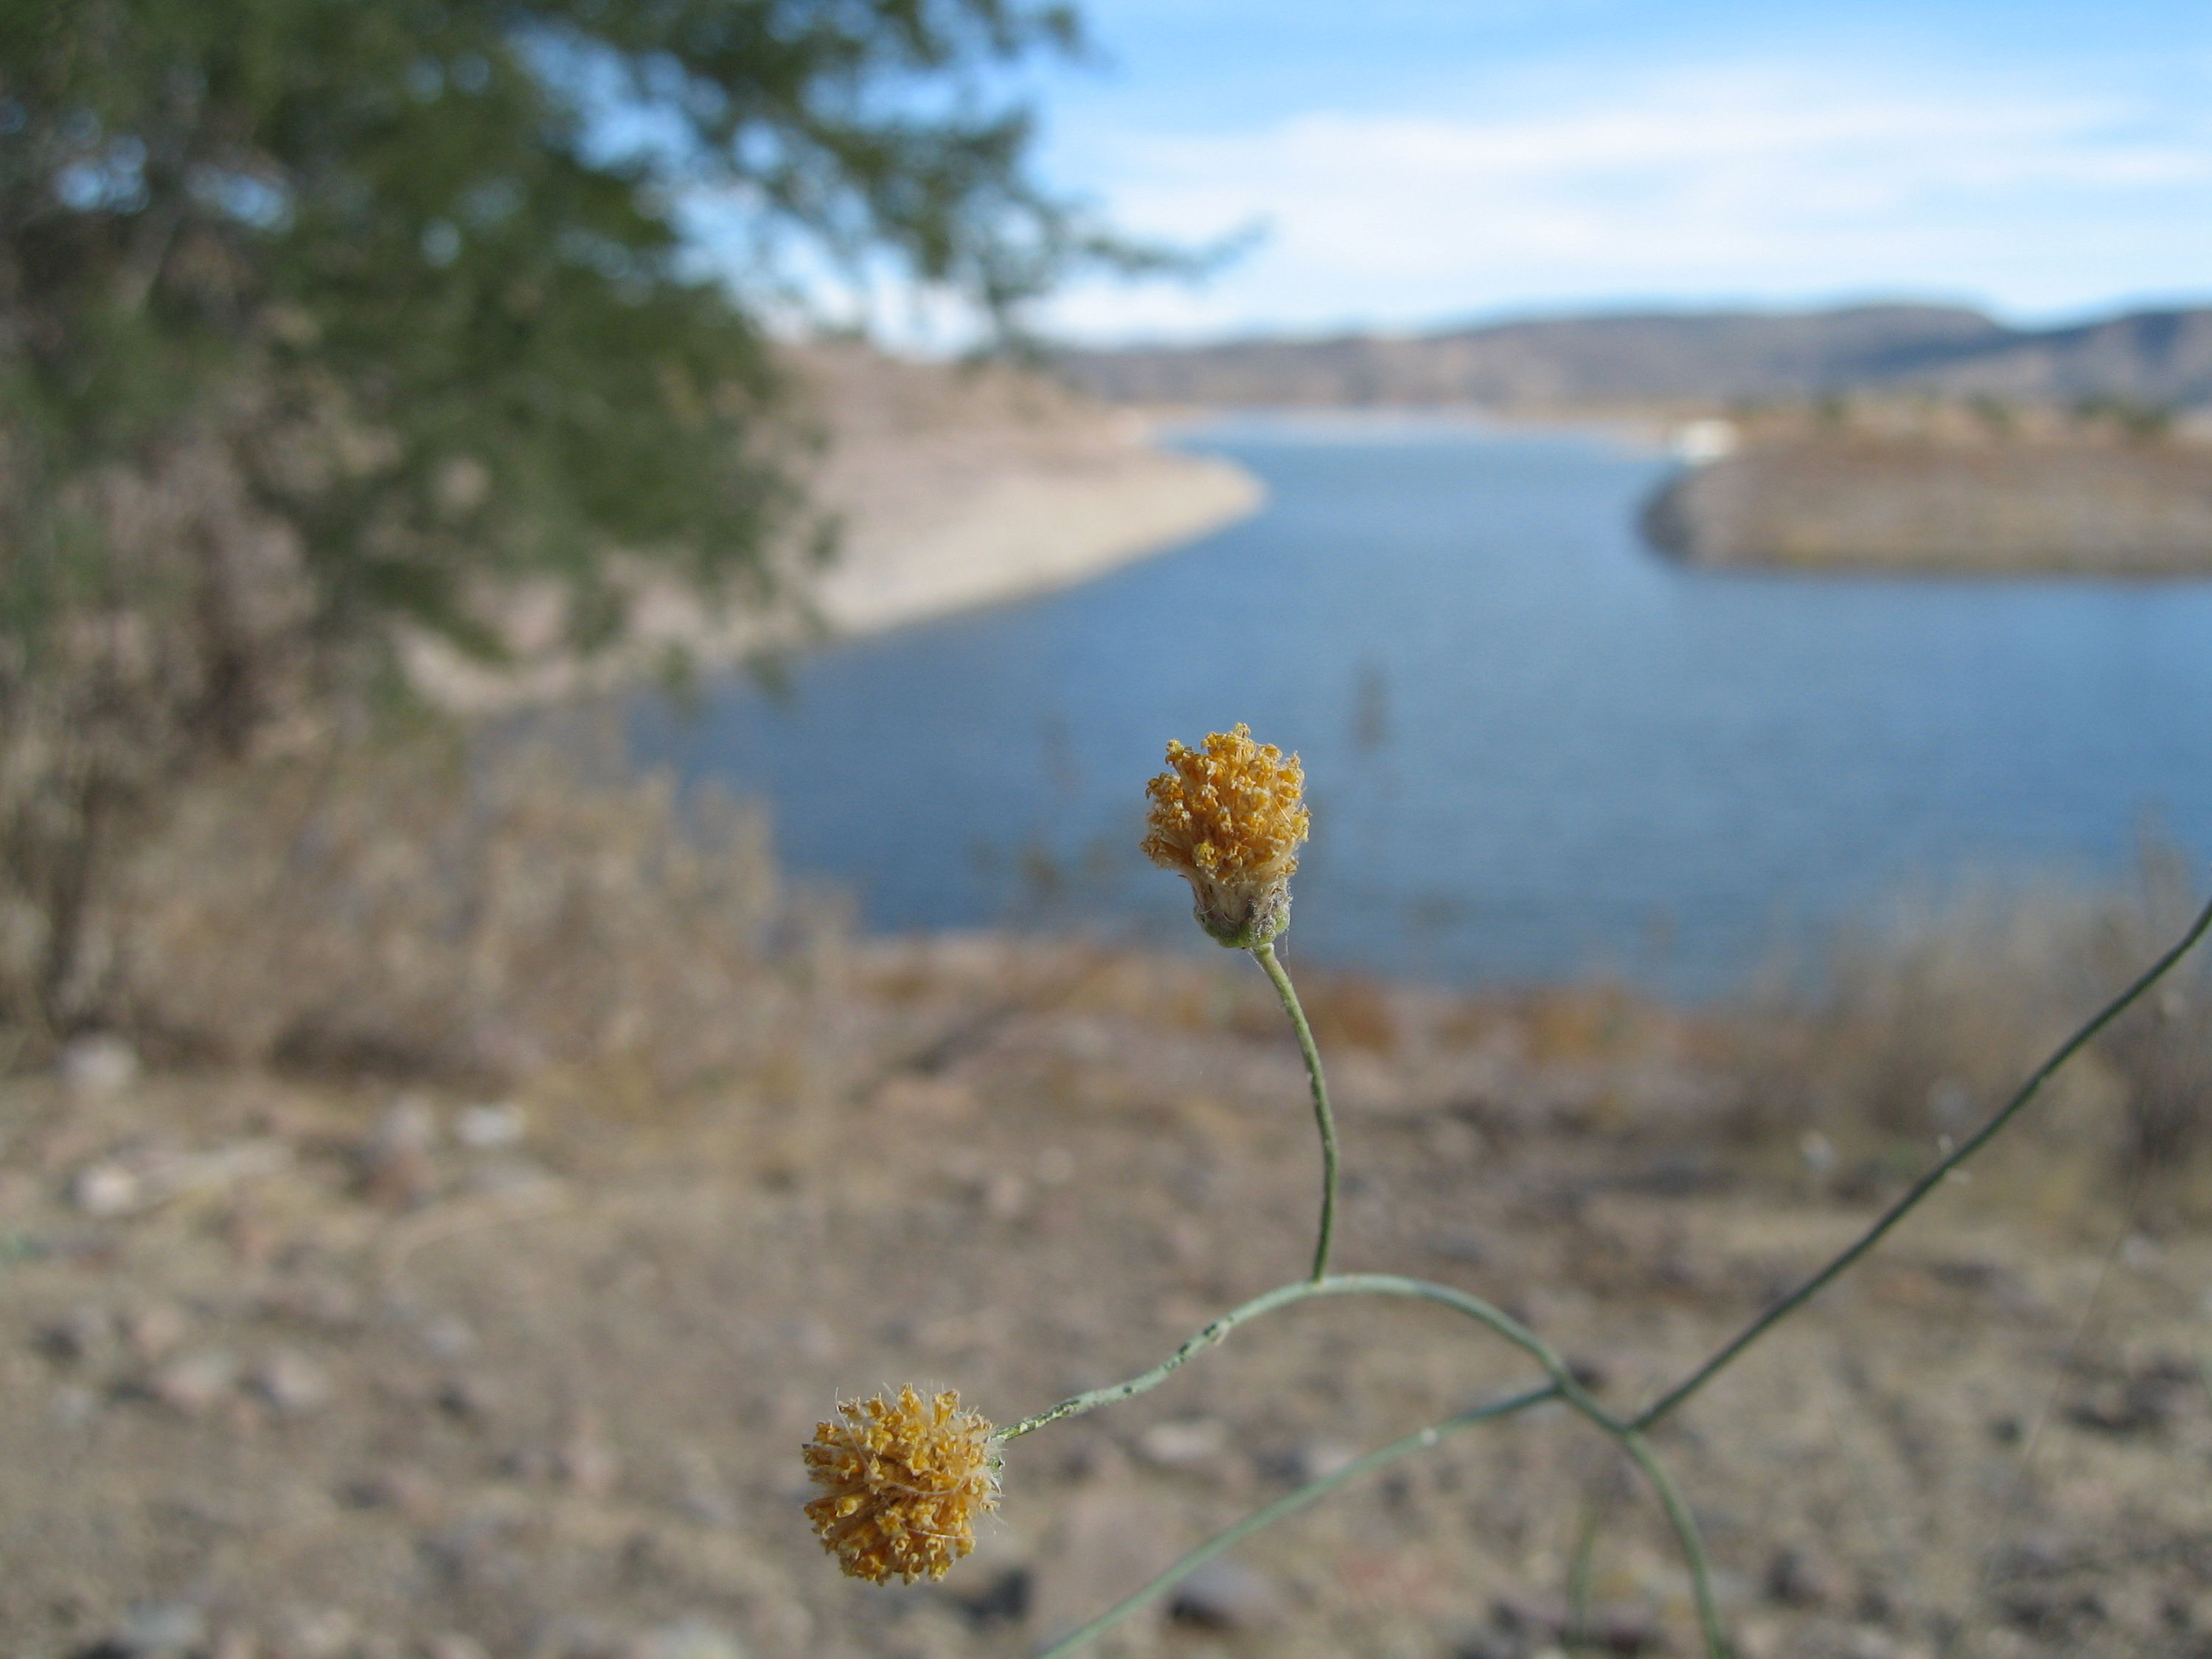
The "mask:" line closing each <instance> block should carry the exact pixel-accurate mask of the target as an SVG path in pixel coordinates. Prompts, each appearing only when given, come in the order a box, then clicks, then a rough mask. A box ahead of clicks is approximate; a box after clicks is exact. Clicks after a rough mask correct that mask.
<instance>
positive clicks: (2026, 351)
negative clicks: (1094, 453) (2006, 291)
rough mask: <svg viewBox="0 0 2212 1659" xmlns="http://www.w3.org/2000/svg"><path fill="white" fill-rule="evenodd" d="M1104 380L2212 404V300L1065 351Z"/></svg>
mask: <svg viewBox="0 0 2212 1659" xmlns="http://www.w3.org/2000/svg"><path fill="white" fill-rule="evenodd" d="M1059 361H1060V369H1061V372H1062V373H1063V374H1066V376H1067V377H1068V378H1069V380H1072V381H1073V383H1074V384H1075V385H1076V386H1079V387H1081V388H1083V389H1084V390H1085V391H1088V392H1091V393H1093V394H1094V395H1097V396H1100V397H1103V398H1110V399H1113V400H1115V401H1118V402H1124V403H1143V404H1263V405H1264V404H1292V405H1359V404H1412V405H1421V404H1487V405H1491V406H1493V407H1501V408H1516V407H1518V408H1532V407H1534V408H1541V407H1560V406H1575V405H1590V404H1616V405H1617V404H1682V403H1696V404H1716V403H1728V402H1735V401H1743V400H1759V399H1793V398H1816V397H1820V396H1825V395H1827V394H1831V393H1835V392H1851V391H1859V390H1926V391H1929V392H1937V393H1942V394H1945V395H1949V396H1971V395H1978V394H1987V395H1990V396H1996V397H2002V398H2033V399H2051V400H2063V401H2075V400H2080V399H2084V398H2108V399H2116V400H2123V401H2127V402H2131V403H2140V404H2155V405H2159V406H2161V407H2178V406H2189V405H2193V404H2208V403H2212V308H2197V309H2189V310H2171V311H2153V312H2140V313H2131V314H2130V315H2126V316H2121V317H2114V318H2109V319H2100V320H2094V321H2087V322H2083V323H2081V324H2078V325H2070V326H2067V327H2062V328H2051V329H2021V328H2014V327H2011V326H2008V325H2006V324H2003V323H2001V322H1998V321H1996V319H1992V318H1990V317H1987V316H1984V315H1983V314H1982V313H1979V312H1977V311H1973V310H1970V309H1966V308H1965V307H1946V306H1928V305H1866V306H1853V307H1844V308H1841V309H1836V310H1828V311H1815V312H1802V313H1761V312H1711V313H1642V314H1623V315H1610V316H1606V315H1601V316H1586V317H1559V318H1549V319H1529V320H1523V321H1517V322H1506V323H1499V324H1494V325H1487V326H1484V327H1478V328H1462V329H1452V330H1443V331H1436V332H1432V333H1425V334H1418V335H1388V334H1347V335H1340V336H1337V337H1330V338H1322V339H1280V338H1277V339H1267V338H1255V339H1247V340H1237V341H1229V342H1224V343H1218V344H1212V345H1202V346H1147V347H1133V348H1128V349H1120V350H1087V351H1071V352H1068V353H1066V354H1064V355H1063V356H1061V357H1060V360H1059Z"/></svg>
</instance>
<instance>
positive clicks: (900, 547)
mask: <svg viewBox="0 0 2212 1659" xmlns="http://www.w3.org/2000/svg"><path fill="white" fill-rule="evenodd" d="M810 370H811V378H812V380H814V382H815V386H816V391H817V397H818V398H819V403H818V405H817V414H818V416H819V418H820V419H822V421H823V424H824V425H825V426H826V428H828V429H829V433H830V435H831V444H830V447H829V453H828V455H827V458H826V459H825V460H824V461H823V464H822V465H820V467H819V468H818V470H817V473H816V475H815V477H813V478H812V480H811V488H812V489H813V492H814V494H815V496H816V499H817V501H819V502H820V503H821V504H822V505H823V506H824V507H827V508H828V509H829V511H831V512H832V513H835V514H836V516H837V518H838V520H839V521H840V525H841V529H842V534H841V537H840V541H839V546H838V551H837V556H836V559H835V560H834V562H832V563H831V564H830V565H829V567H828V568H826V569H824V570H823V571H821V572H820V573H819V574H816V575H814V576H813V577H811V579H810V580H807V582H806V583H805V588H804V592H803V593H802V595H801V600H802V603H801V605H799V606H796V607H792V608H788V609H787V610H786V611H782V612H781V613H779V614H775V615H769V616H762V615H760V614H757V613H750V612H747V613H739V614H733V615H717V614H716V613H715V611H714V609H713V608H712V607H710V606H709V605H706V604H704V603H703V602H702V600H701V599H700V598H699V596H698V595H697V594H696V592H691V591H690V590H688V589H685V588H684V587H682V586H678V585H676V584H674V583H671V582H668V581H665V580H661V581H652V582H647V583H644V584H641V586H639V588H638V589H637V590H636V592H635V599H634V605H633V612H632V629H631V637H630V638H629V640H628V641H627V642H626V643H625V644H624V645H623V647H621V648H619V649H617V650H616V651H613V652H611V653H607V654H606V655H605V656H603V657H600V658H597V659H592V660H591V661H590V662H582V661H579V660H578V659H575V658H574V656H572V655H570V654H569V653H566V652H564V651H562V650H560V649H559V648H558V647H557V644H556V641H558V639H559V636H560V631H561V630H560V621H559V617H560V610H559V599H558V597H557V595H556V594H554V593H552V592H537V593H524V594H520V595H517V596H516V597H515V599H514V600H513V604H512V605H511V607H510V623H511V626H510V628H509V630H508V631H509V634H510V637H511V639H512V640H513V642H514V643H515V646H516V651H515V654H516V656H517V658H518V659H519V660H520V666H515V667H508V668H494V667H490V666H487V665H482V664H478V663H476V662H472V661H471V660H469V659H466V658H465V657H463V656H462V655H461V654H460V653H459V652H457V651H455V650H454V649H453V647H451V646H449V645H447V644H446V643H445V642H444V641H440V640H436V639H431V638H427V637H418V638H416V639H412V640H410V641H408V642H407V644H406V646H405V647H404V657H405V661H406V666H407V670H408V673H409V675H410V678H411V679H412V680H413V682H414V683H415V684H416V686H417V687H418V688H419V689H420V690H422V692H423V693H424V694H425V695H426V696H428V697H429V698H430V699H431V700H432V701H433V702H436V703H438V704H440V705H441V706H442V707H445V708H449V709H452V710H454V711H455V712H459V713H465V714H479V713H483V714H489V713H495V712H498V711H500V710H501V709H508V708H520V707H526V706H528V705H532V704H537V703H543V702H550V701H554V700H556V699H559V698H562V697H564V696H573V695H575V694H577V693H580V692H587V691H592V690H608V689H611V688H613V687H615V686H617V685H620V684H629V683H635V682H636V681H638V680H640V679H642V678H650V677H653V676H654V675H659V674H665V672H666V671H668V669H669V667H670V666H671V665H672V664H680V665H683V667H684V669H685V670H686V671H689V672H693V673H698V672H713V671H718V670H721V669H726V668H728V667H730V666H732V665H735V664H737V663H738V662H741V661H743V660H744V659H746V658H748V657H750V656H754V655H757V654H758V653H763V652H775V651H788V650H793V649H799V648H803V647H805V646H807V645H810V644H816V643H819V642H821V641H823V640H824V639H836V638H849V637H854V636H856V635H866V634H874V633H881V632H884V631H885V630H887V629H895V628H902V627H906V626H908V625H910V624H913V623H922V622H928V621H932V620H933V619H935V618H937V617H945V616H950V615H952V614H955V613H957V612H959V611H969V610H975V609H979V608H981V607H983V606H986V605H998V604H1004V603H1006V602H1009V601H1012V600H1015V599H1026V598H1029V597H1031V596H1033V595H1035V594H1038V593H1043V592H1052V591H1054V590H1056V589H1059V588H1063V587H1069V586H1074V585H1076V584H1078V583H1080V582H1083V581H1087V580H1091V579H1092V578H1094V577H1097V576H1099V575H1103V574H1105V573H1106V572H1108V571H1109V570H1113V569H1115V568H1120V567H1121V566H1123V565H1126V564H1131V563H1133V562H1137V561H1139V560H1141V559H1145V558H1149V557H1152V556H1155V555H1157V554H1160V553H1164V552H1166V551H1168V550H1170V549H1171V548H1174V547H1176V546H1179V545H1181V544H1184V543H1186V542H1188V541H1191V540H1194V539H1195V538H1198V537H1200V536H1202V535H1205V534H1206V533H1207V532H1210V531H1212V530H1216V529H1218V528H1220V527H1221V526H1224V525H1227V524H1231V523H1234V522H1235V521H1236V520H1238V519H1241V518H1244V517H1246V516H1247V515H1249V514H1250V513H1253V512H1255V511H1256V510H1257V509H1258V507H1259V506H1260V505H1261V500H1262V497H1263V491H1262V490H1261V486H1260V483H1259V481H1258V480H1257V479H1255V478H1254V477H1252V476H1251V474H1249V472H1246V471H1244V470H1243V468H1241V467H1239V466H1237V465H1234V464H1233V463H1231V462H1229V461H1226V460H1223V459H1218V458H1215V457H1211V456H1200V455H1188V454H1183V453H1178V452H1176V451H1173V450H1170V449H1165V448H1163V447H1160V446H1159V445H1158V442H1157V441H1156V434H1157V431H1158V428H1156V427H1155V426H1154V425H1153V424H1152V423H1151V422H1146V421H1145V420H1143V419H1141V418H1139V417H1137V416H1132V415H1129V414H1127V412H1124V411H1119V410H1107V409H1103V408H1101V407H1100V406H1098V405H1097V404H1091V403H1090V402H1088V401H1087V400H1085V399H1081V398H1076V397H1074V396H1073V395H1072V394H1069V393H1066V392H1063V391H1062V390H1060V388H1058V387H1055V386H1051V385H1049V384H1048V383H1045V382H1042V381H1039V380H1036V379H1034V378H1033V377H1030V376H1027V375H1023V374H1016V373H1014V372H1012V371H1008V370H1003V369H993V370H987V371H982V372H980V373H974V374H969V373H963V372H961V371H958V370H951V369H945V368H935V367H930V366H921V365H915V364H905V363H893V362H888V361H887V360H884V359H881V358H875V357H872V356H861V355H860V354H858V353H836V354H824V355H823V359H822V360H821V361H818V362H814V363H812V364H811V365H810Z"/></svg>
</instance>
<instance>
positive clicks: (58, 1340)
mask: <svg viewBox="0 0 2212 1659" xmlns="http://www.w3.org/2000/svg"><path fill="white" fill-rule="evenodd" d="M114 1334H115V1322H114V1321H113V1320H112V1319H110V1318H109V1317H108V1315H107V1310H106V1309H105V1308H103V1307H100V1306H99V1305H98V1304H94V1303H90V1302H80V1303H78V1304H76V1306H75V1307H74V1308H71V1309H70V1310H69V1311H68V1312H67V1313H65V1314H64V1315H63V1316H61V1317H60V1318H58V1319H56V1320H54V1321H52V1322H51V1323H49V1324H48V1325H46V1328H44V1329H42V1330H41V1331H40V1333H39V1346H40V1348H42V1349H44V1350H45V1351H46V1353H47V1354H48V1355H49V1356H51V1357H52V1358H55V1359H59V1360H63V1361H64V1362H66V1363H68V1364H82V1363H83V1362H84V1361H87V1360H89V1359H92V1358H96V1357H97V1356H98V1355H99V1353H100V1351H101V1350H102V1349H104V1348H105V1347H106V1346H107V1344H108V1342H109V1341H110V1340H112V1337H113V1336H114Z"/></svg>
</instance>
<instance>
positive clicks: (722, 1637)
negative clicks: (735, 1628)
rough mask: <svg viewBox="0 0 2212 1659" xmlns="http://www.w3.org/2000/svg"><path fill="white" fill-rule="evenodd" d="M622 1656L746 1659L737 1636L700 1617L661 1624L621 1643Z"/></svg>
mask: <svg viewBox="0 0 2212 1659" xmlns="http://www.w3.org/2000/svg"><path fill="white" fill-rule="evenodd" d="M622 1659H745V1650H744V1648H743V1647H742V1646H740V1645H739V1644H738V1638H736V1636H734V1635H733V1634H732V1633H731V1632H729V1631H726V1630H725V1629H723V1628H722V1627H721V1626H720V1625H716V1624H713V1623H710V1622H708V1620H703V1619H686V1620H680V1621H679V1622H678V1623H676V1624H672V1625H663V1626H659V1628H657V1629H653V1630H648V1631H646V1632H641V1634H639V1635H637V1636H635V1637H634V1638H631V1639H630V1640H629V1641H628V1642H626V1643H624V1644H623V1649H622Z"/></svg>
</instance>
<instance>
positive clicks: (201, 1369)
mask: <svg viewBox="0 0 2212 1659" xmlns="http://www.w3.org/2000/svg"><path fill="white" fill-rule="evenodd" d="M237 1382H238V1361H237V1360H236V1359H234V1358H232V1357H231V1356H230V1355H229V1354H228V1353H226V1352H223V1351H222V1349H220V1348H202V1349H199V1350H197V1352H192V1353H188V1354H184V1355H181V1356H179V1358H175V1359H173V1360H171V1361H170V1362H169V1363H168V1364H166V1365H163V1366H162V1367H161V1369H160V1370H157V1371H155V1373H154V1375H153V1376H152V1377H151V1378H150V1379H149V1382H148V1383H147V1392H148V1393H149V1394H151V1395H153V1397H154V1398H155V1399H156V1400H158V1401H161V1403H162V1404H163V1405H165V1406H167V1407H169V1408H170V1409H171V1410H172V1411H177V1412H182V1413H184V1414H185V1416H187V1417H200V1416H204V1415H205V1414H206V1413H208V1412H210V1411H211V1410H213V1409H214V1407H216V1405H218V1404H220V1403H221V1402H222V1400H223V1398H224V1397H225V1396H226V1395H228V1394H229V1393H230V1392H231V1390H232V1389H233V1388H234V1387H235V1386H236V1384H237Z"/></svg>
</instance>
